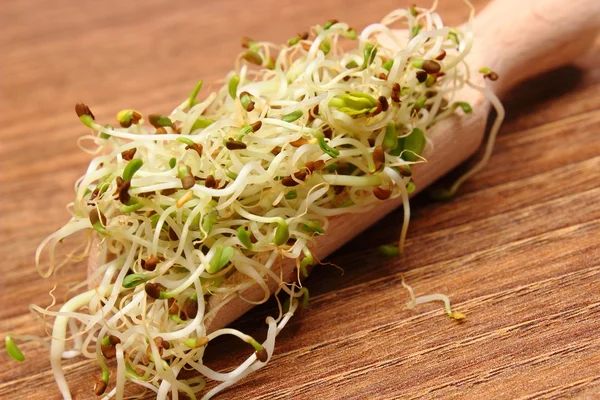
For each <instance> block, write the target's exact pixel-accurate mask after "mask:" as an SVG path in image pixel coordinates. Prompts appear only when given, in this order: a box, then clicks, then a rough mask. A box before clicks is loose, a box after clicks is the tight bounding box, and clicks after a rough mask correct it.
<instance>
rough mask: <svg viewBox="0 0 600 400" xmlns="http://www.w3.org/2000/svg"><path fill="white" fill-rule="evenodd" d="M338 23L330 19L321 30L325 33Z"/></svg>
mask: <svg viewBox="0 0 600 400" xmlns="http://www.w3.org/2000/svg"><path fill="white" fill-rule="evenodd" d="M338 22H340V21H338V20H337V19H330V20H329V21H327V22H326V23H325V25H323V30H324V31H326V30H327V29H329V28H331V27H332V26H333V25H335V24H337V23H338Z"/></svg>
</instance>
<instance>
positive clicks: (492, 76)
mask: <svg viewBox="0 0 600 400" xmlns="http://www.w3.org/2000/svg"><path fill="white" fill-rule="evenodd" d="M479 72H480V73H482V74H483V77H484V78H488V79H489V80H490V81H497V80H498V78H499V76H498V74H497V73H495V72H494V71H492V70H491V69H489V68H488V67H483V68H481V69H480V70H479Z"/></svg>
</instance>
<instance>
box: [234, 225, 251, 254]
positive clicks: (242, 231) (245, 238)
mask: <svg viewBox="0 0 600 400" xmlns="http://www.w3.org/2000/svg"><path fill="white" fill-rule="evenodd" d="M237 238H238V239H239V241H240V243H241V244H242V245H243V246H244V247H245V248H247V249H248V250H252V240H250V233H249V232H248V229H247V228H246V227H245V226H240V227H239V228H238V229H237Z"/></svg>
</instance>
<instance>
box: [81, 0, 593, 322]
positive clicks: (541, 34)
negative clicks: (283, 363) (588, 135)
mask: <svg viewBox="0 0 600 400" xmlns="http://www.w3.org/2000/svg"><path fill="white" fill-rule="evenodd" d="M599 28H600V0H496V1H494V2H492V3H491V4H490V5H489V6H488V7H487V8H486V9H485V10H484V11H483V12H482V13H481V14H480V15H478V16H477V17H476V19H475V21H474V25H473V30H474V33H475V44H474V47H473V49H472V52H471V54H470V56H469V57H468V64H469V66H470V67H471V69H472V71H473V77H472V81H474V83H476V84H478V85H484V84H487V85H488V87H489V88H491V90H492V91H493V92H494V93H495V94H496V95H498V96H502V94H504V93H505V92H506V91H508V90H509V89H510V88H512V87H513V86H515V85H516V84H518V83H519V82H521V81H523V80H526V79H527V78H530V77H532V76H535V75H538V74H540V73H543V72H545V71H548V70H551V69H553V68H556V67H558V66H561V65H564V64H568V63H570V62H571V61H574V60H575V59H577V57H578V56H579V55H580V54H582V53H584V52H585V51H586V50H587V49H589V48H590V47H591V46H592V44H593V42H594V40H595V37H596V33H597V31H598V29H599ZM484 66H485V67H489V68H491V69H492V70H493V71H495V72H497V73H498V74H499V76H500V79H499V80H498V81H496V82H489V81H488V82H486V83H484V82H483V80H482V78H481V74H478V73H477V72H476V71H477V70H478V69H479V68H481V67H484ZM456 99H460V100H463V101H467V102H469V103H470V104H471V105H472V108H473V113H472V114H470V115H461V116H455V117H453V118H450V119H447V120H445V121H443V122H441V123H439V124H437V125H436V126H435V127H433V128H432V129H430V130H429V131H428V137H429V139H430V140H431V141H432V143H433V147H434V148H435V151H433V152H430V154H428V153H427V150H426V153H425V154H424V156H425V157H426V158H427V159H428V162H427V163H426V164H421V165H418V166H416V167H414V169H413V178H414V181H415V184H416V187H417V190H422V189H424V188H425V187H427V186H428V185H429V184H431V183H432V182H434V181H435V180H437V179H438V178H440V177H441V176H442V175H444V174H445V173H447V172H448V171H450V170H451V169H453V168H454V167H456V166H457V165H458V164H460V163H461V162H463V161H465V160H466V159H467V158H468V157H470V156H471V155H473V154H474V153H475V152H476V151H477V149H478V148H479V147H480V145H481V142H482V139H483V135H484V128H485V124H486V120H487V116H488V112H489V109H490V104H489V102H487V101H486V100H485V99H484V97H483V96H482V94H481V93H480V92H478V91H475V90H473V89H470V88H466V89H464V90H463V91H462V92H461V93H459V94H458V95H457V97H456ZM400 204H401V199H400V198H397V199H390V200H386V201H382V202H381V204H380V205H379V206H378V207H377V208H375V209H373V210H372V211H369V212H366V213H364V214H361V215H353V214H349V215H341V216H338V217H335V218H332V219H331V220H330V225H329V228H328V230H327V233H326V234H325V235H323V236H319V237H316V238H315V242H316V243H315V244H314V246H313V247H312V248H311V250H312V251H313V253H314V255H315V256H316V257H317V258H318V259H320V260H321V259H324V258H325V257H326V256H328V255H329V254H331V253H332V252H334V251H335V250H336V249H338V248H340V247H341V246H342V245H343V244H345V243H346V242H348V241H350V240H351V239H352V238H353V237H355V236H356V235H358V234H359V233H360V232H362V231H363V230H365V229H366V228H368V227H369V226H371V225H373V224H374V223H376V222H377V221H379V220H380V219H381V218H383V217H384V216H385V215H387V214H388V213H389V212H390V211H392V210H394V209H395V208H396V207H398V206H399V205H400ZM408 251H410V249H409V250H408ZM93 253H94V252H92V256H90V260H89V267H88V268H89V269H88V273H89V274H91V273H92V272H93V271H94V270H95V268H96V266H97V265H101V263H102V261H103V260H99V259H98V257H97V256H96V257H94V254H93ZM295 266H296V264H295V260H287V261H285V262H284V263H283V265H282V266H281V268H282V271H281V276H282V277H283V279H287V278H288V277H290V276H294V274H293V271H294V268H295ZM278 273H279V271H278ZM247 279H248V278H247V277H246V276H245V275H242V274H240V273H235V274H234V275H233V276H231V277H230V278H229V280H228V282H226V283H225V284H235V283H240V282H243V281H245V280H247ZM267 284H268V286H269V288H270V290H271V293H273V292H274V291H275V290H276V289H277V282H275V281H273V280H272V279H270V280H269V281H268V282H267ZM263 295H264V292H263V291H262V290H261V289H260V287H258V285H255V286H253V287H251V288H249V289H247V290H245V291H244V292H243V293H241V296H242V297H243V298H244V299H248V300H252V301H259V300H260V299H262V298H263ZM223 302H226V304H224V305H223V307H221V308H219V310H218V311H217V312H216V313H214V314H213V315H212V316H211V317H210V318H209V319H207V320H206V321H205V323H206V329H207V331H208V332H212V331H214V330H216V329H220V328H222V327H224V326H226V325H228V324H229V323H231V322H232V321H234V320H235V319H237V318H238V317H240V316H241V315H242V314H244V313H245V312H247V311H248V310H250V309H251V308H252V307H253V306H254V305H253V304H250V303H248V302H246V301H244V300H242V299H241V298H240V296H238V295H229V297H227V298H224V297H222V296H219V295H214V296H211V297H210V300H209V307H210V308H214V307H217V306H218V305H221V304H222V303H223Z"/></svg>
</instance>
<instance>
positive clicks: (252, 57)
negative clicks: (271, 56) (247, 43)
mask: <svg viewBox="0 0 600 400" xmlns="http://www.w3.org/2000/svg"><path fill="white" fill-rule="evenodd" d="M242 58H243V59H244V60H246V61H248V62H249V63H250V64H255V65H262V63H263V58H262V57H261V56H260V54H258V53H257V52H256V51H251V50H250V51H247V52H245V53H244V54H242Z"/></svg>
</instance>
